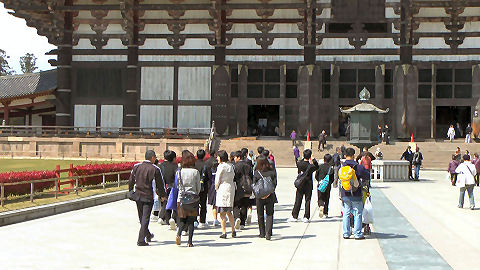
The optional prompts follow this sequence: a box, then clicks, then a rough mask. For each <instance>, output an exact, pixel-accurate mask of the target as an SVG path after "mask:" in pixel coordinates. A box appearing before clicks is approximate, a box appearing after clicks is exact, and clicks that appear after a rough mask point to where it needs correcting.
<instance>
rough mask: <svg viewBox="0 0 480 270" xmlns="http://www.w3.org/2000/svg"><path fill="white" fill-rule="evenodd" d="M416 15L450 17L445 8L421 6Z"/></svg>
mask: <svg viewBox="0 0 480 270" xmlns="http://www.w3.org/2000/svg"><path fill="white" fill-rule="evenodd" d="M415 17H448V15H447V13H445V9H444V8H420V10H419V12H418V14H416V15H415Z"/></svg>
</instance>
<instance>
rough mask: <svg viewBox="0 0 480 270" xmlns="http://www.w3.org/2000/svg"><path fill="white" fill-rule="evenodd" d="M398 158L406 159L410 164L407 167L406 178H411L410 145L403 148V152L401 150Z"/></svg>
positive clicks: (411, 154)
mask: <svg viewBox="0 0 480 270" xmlns="http://www.w3.org/2000/svg"><path fill="white" fill-rule="evenodd" d="M400 159H401V160H402V159H403V160H407V161H408V163H409V164H410V165H409V167H408V168H409V169H408V179H410V180H413V176H412V160H413V153H412V147H410V145H409V146H408V147H407V150H405V152H403V154H402V156H401V157H400Z"/></svg>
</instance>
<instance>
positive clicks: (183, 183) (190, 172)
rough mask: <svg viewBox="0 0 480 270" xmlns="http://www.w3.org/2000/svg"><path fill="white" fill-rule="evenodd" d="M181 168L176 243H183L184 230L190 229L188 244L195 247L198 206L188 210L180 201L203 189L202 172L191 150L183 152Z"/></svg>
mask: <svg viewBox="0 0 480 270" xmlns="http://www.w3.org/2000/svg"><path fill="white" fill-rule="evenodd" d="M181 166H182V167H181V169H179V170H178V172H177V175H176V177H177V184H178V190H179V192H178V199H177V214H178V220H179V222H178V230H177V238H176V241H175V242H176V244H177V245H180V244H181V235H182V231H184V230H185V229H188V246H189V247H193V243H192V240H193V230H194V229H195V226H194V222H195V221H196V220H197V216H198V208H196V209H195V210H186V209H183V208H182V207H181V206H180V202H181V200H182V199H183V196H185V194H186V193H194V194H197V195H198V194H199V193H200V190H201V185H200V173H199V172H198V170H197V169H195V156H194V155H193V154H192V153H191V152H190V151H183V152H182V161H181Z"/></svg>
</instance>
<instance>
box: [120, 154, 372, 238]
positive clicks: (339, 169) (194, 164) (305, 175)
mask: <svg viewBox="0 0 480 270" xmlns="http://www.w3.org/2000/svg"><path fill="white" fill-rule="evenodd" d="M257 153H258V154H257V155H256V156H255V155H254V153H253V151H251V150H250V151H249V150H248V149H246V148H242V149H241V150H238V151H235V152H231V153H230V155H229V154H228V153H227V152H226V151H224V150H220V151H210V152H206V151H205V150H202V149H200V150H198V151H197V152H196V155H194V154H193V153H191V152H190V151H188V150H184V151H182V153H181V156H180V157H177V155H176V153H175V152H174V151H171V150H167V151H165V152H164V154H163V162H161V163H158V159H157V157H156V154H155V152H154V151H152V150H148V151H147V152H146V153H145V161H143V162H141V163H138V164H136V165H135V166H134V168H133V170H132V172H131V175H130V179H129V192H128V197H129V199H131V200H133V201H135V202H136V205H137V212H138V218H139V221H140V231H139V235H138V240H137V245H139V246H147V245H148V242H150V241H152V238H153V237H154V235H153V234H152V233H151V232H150V231H149V229H148V226H149V222H150V221H156V222H158V223H160V224H162V225H166V226H169V227H170V229H171V230H176V239H175V242H176V244H177V245H181V243H182V236H187V235H188V240H187V245H188V246H189V247H193V234H194V231H195V229H197V228H198V229H206V228H215V227H217V226H219V225H220V227H221V232H219V237H220V238H223V239H225V238H227V237H228V235H230V237H232V238H235V237H237V231H238V230H243V229H244V228H245V226H250V225H251V221H252V211H253V209H254V208H256V212H257V220H258V231H259V234H258V237H260V238H265V239H266V240H271V237H272V234H273V223H274V218H273V216H274V205H275V203H277V202H278V200H277V195H276V193H275V188H276V186H277V171H276V169H275V157H274V156H273V154H272V153H271V152H270V151H269V150H267V149H265V148H264V147H258V149H257ZM367 153H369V152H368V151H364V152H362V153H361V154H360V155H358V156H357V157H355V150H354V149H353V148H345V147H343V148H337V149H336V152H335V153H334V154H333V155H330V154H325V155H324V157H323V160H322V161H320V162H319V161H317V160H315V159H313V158H312V151H311V150H310V149H306V150H305V151H303V157H302V158H301V159H300V157H298V159H297V161H298V162H297V163H296V164H297V168H298V176H297V177H296V179H292V182H294V184H295V188H296V196H295V202H294V206H293V209H292V217H291V218H290V219H288V221H289V222H297V221H303V222H309V221H310V218H311V217H310V203H311V198H312V191H313V188H314V181H315V180H316V182H317V195H318V206H319V208H320V217H324V218H328V208H329V207H328V206H329V201H330V193H331V189H332V185H333V186H334V187H337V186H339V198H340V200H341V203H342V205H343V210H342V215H343V237H344V238H345V239H347V238H350V237H351V235H352V234H353V236H354V238H355V239H364V233H365V234H369V233H370V227H369V226H368V224H362V222H363V221H364V220H363V219H362V214H363V206H364V204H365V203H370V201H369V200H370V199H369V197H370V195H369V192H368V191H369V187H370V172H369V168H368V165H367V164H365V165H366V166H364V165H362V164H363V163H364V161H365V160H370V161H371V159H370V157H369V155H368V154H367ZM370 155H371V153H370ZM366 157H368V158H366ZM356 160H359V163H360V164H359V163H358V162H357V161H356ZM370 166H371V164H370ZM304 197H305V213H304V216H303V218H301V219H299V218H298V217H299V212H300V208H301V205H302V200H303V198H304ZM208 205H210V206H211V208H210V207H208ZM207 209H211V214H212V217H213V221H212V222H211V223H210V224H209V223H207V212H208V211H207ZM152 211H153V212H152ZM218 216H219V217H218ZM218 218H220V221H218ZM227 221H228V224H229V225H230V229H228V230H229V231H231V232H230V233H227ZM367 223H368V222H367ZM352 227H353V233H352ZM362 228H364V232H362Z"/></svg>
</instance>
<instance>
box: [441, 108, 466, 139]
mask: <svg viewBox="0 0 480 270" xmlns="http://www.w3.org/2000/svg"><path fill="white" fill-rule="evenodd" d="M436 116H437V125H436V132H437V133H436V135H437V138H446V137H447V131H448V128H449V127H450V125H453V126H454V127H455V137H456V138H460V137H465V128H466V127H467V125H468V124H469V123H471V121H472V120H471V108H470V107H469V106H438V107H437V108H436Z"/></svg>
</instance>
